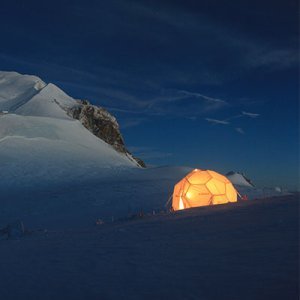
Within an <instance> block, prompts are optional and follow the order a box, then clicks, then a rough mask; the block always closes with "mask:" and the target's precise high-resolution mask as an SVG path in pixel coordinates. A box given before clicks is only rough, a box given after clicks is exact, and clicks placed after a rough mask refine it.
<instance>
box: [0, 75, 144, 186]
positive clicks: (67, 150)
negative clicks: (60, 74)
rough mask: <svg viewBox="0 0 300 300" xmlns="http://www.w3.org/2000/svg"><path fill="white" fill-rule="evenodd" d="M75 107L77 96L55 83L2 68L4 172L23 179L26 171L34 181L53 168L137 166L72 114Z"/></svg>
mask: <svg viewBox="0 0 300 300" xmlns="http://www.w3.org/2000/svg"><path fill="white" fill-rule="evenodd" d="M74 107H78V101H76V100H75V99H73V98H72V97H70V96H69V95H67V94H66V93H65V92H64V91H62V90H61V89H60V88H58V87H57V86H55V85H54V84H51V83H48V84H46V83H45V82H43V81H42V80H41V79H40V78H38V77H36V76H30V75H21V74H18V73H16V72H2V71H1V72H0V171H1V173H2V172H3V174H6V175H7V178H8V177H9V176H11V179H13V178H14V179H17V180H19V179H21V178H23V177H24V172H25V173H26V176H27V177H28V181H30V178H32V177H36V176H37V175H38V176H45V177H46V176H49V174H50V173H51V174H52V175H53V176H54V174H62V176H68V174H73V175H74V174H77V175H78V174H81V175H82V174H84V173H86V172H91V169H95V168H99V167H101V168H103V167H105V168H106V169H107V168H115V167H135V166H137V165H138V163H137V161H136V160H135V159H134V158H133V157H132V156H131V155H129V154H128V153H126V152H123V153H121V152H120V151H119V152H118V151H116V149H115V148H114V147H113V146H112V143H110V144H108V143H107V140H105V139H103V138H101V136H99V135H98V136H96V135H94V134H93V132H91V131H90V130H88V129H87V128H86V127H85V126H84V125H83V124H82V122H80V120H75V119H74V118H73V116H72V115H70V113H69V112H70V110H72V108H74ZM1 112H2V113H1ZM112 120H113V122H114V123H115V122H116V120H114V119H113V118H112ZM100 125H101V124H100ZM100 125H99V126H100ZM104 129H105V128H104ZM104 129H103V130H104ZM98 130H101V127H99V128H98ZM124 149H125V148H124ZM47 174H48V175H47ZM23 179H24V178H23Z"/></svg>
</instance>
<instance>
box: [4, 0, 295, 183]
mask: <svg viewBox="0 0 300 300" xmlns="http://www.w3.org/2000/svg"><path fill="white" fill-rule="evenodd" d="M298 26H299V5H298V1H297V0H278V1H271V0H259V1H258V0H254V1H247V0H244V1H242V0H231V1H221V0H218V1H217V0H207V1H202V0H195V1H191V0H185V1H177V0H160V1H155V0H152V1H146V0H135V1H130V0H128V1H125V0H123V1H122V0H109V1H108V0H107V1H63V0H60V1H41V0H39V1H30V0H26V1H25V0H23V1H21V0H19V1H16V0H10V1H6V3H2V4H1V6H0V28H1V29H0V32H1V44H0V45H1V47H0V69H1V70H6V71H9V70H13V71H17V72H20V73H26V74H34V75H37V76H39V77H41V78H42V79H43V80H44V81H46V82H53V83H55V84H56V85H58V86H59V87H60V88H62V89H63V90H64V91H66V92H67V93H68V94H70V95H71V96H73V97H74V98H85V99H88V100H90V102H92V103H93V104H97V105H101V106H103V107H105V108H107V109H108V110H109V111H110V112H112V113H113V114H114V115H115V116H116V117H117V119H118V120H119V123H120V126H121V131H122V133H123V135H124V138H125V141H126V144H127V145H128V146H129V149H130V150H131V151H132V152H133V153H134V154H135V155H136V156H139V157H141V158H142V159H144V160H145V161H146V163H148V164H153V165H166V164H171V165H187V166H191V167H197V168H203V169H206V168H208V169H215V170H217V171H219V172H221V173H226V172H227V171H229V170H235V171H242V172H245V173H246V174H247V175H248V176H249V177H250V178H251V179H252V180H253V181H254V183H257V185H269V186H274V185H283V186H287V187H289V188H295V187H296V186H298V188H299V174H298V168H299V167H298V164H299V93H298V91H299V90H298V81H299V75H298V66H299V47H298V43H299V38H298V36H299V30H298V28H299V27H298Z"/></svg>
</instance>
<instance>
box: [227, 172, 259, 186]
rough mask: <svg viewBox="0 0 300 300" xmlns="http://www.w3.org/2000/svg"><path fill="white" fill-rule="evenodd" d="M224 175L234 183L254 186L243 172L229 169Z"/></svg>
mask: <svg viewBox="0 0 300 300" xmlns="http://www.w3.org/2000/svg"><path fill="white" fill-rule="evenodd" d="M226 177H227V178H228V179H229V180H230V181H231V182H232V183H233V184H234V185H238V186H244V187H254V185H253V183H252V182H251V180H250V179H248V178H247V177H246V176H245V175H244V174H242V173H238V172H233V171H230V172H228V173H227V174H226Z"/></svg>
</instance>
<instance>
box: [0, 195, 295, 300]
mask: <svg viewBox="0 0 300 300" xmlns="http://www.w3.org/2000/svg"><path fill="white" fill-rule="evenodd" d="M298 208H299V198H298V199H297V198H295V197H287V198H286V197H285V198H274V199H266V200H256V201H248V202H242V203H232V204H230V205H227V204H226V205H220V206H211V207H205V208H199V209H193V210H189V211H181V212H177V213H174V214H169V215H156V216H152V217H145V218H143V219H139V220H135V221H127V222H114V223H108V224H104V225H102V226H94V227H93V228H90V229H89V230H69V231H62V230H58V231H48V232H39V231H33V232H32V233H31V234H29V235H28V236H26V237H24V238H22V239H19V240H1V239H0V260H1V272H0V294H1V299H5V300H19V299H44V300H48V299H95V300H96V299H110V300H114V299H118V300H119V299H131V300H136V299H174V300H175V299H176V300H177V299H180V300H181V299H195V300H196V299H197V300H198V299H207V300H216V299H230V300H241V299H243V300H254V299H255V300H266V299H272V300H274V299H298V297H299V294H298V293H299V290H298V283H299V272H298V263H299V261H298V260H299V253H298ZM25 225H26V224H25ZM29 229H33V230H34V229H35V228H29Z"/></svg>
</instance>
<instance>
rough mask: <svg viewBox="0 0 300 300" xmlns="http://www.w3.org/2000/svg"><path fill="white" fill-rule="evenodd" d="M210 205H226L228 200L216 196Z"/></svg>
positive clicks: (221, 196)
mask: <svg viewBox="0 0 300 300" xmlns="http://www.w3.org/2000/svg"><path fill="white" fill-rule="evenodd" d="M212 203H213V204H214V205H217V204H224V203H228V199H227V197H226V196H225V195H216V196H213V198H212Z"/></svg>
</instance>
